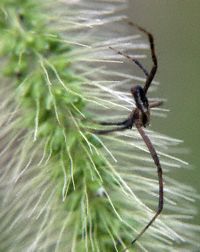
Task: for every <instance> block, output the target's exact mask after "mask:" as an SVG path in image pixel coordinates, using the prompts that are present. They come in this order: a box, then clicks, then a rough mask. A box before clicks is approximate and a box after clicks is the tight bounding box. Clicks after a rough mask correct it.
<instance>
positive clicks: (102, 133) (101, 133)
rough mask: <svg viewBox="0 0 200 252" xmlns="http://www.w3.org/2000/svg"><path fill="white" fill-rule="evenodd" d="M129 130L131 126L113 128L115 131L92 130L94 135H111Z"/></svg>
mask: <svg viewBox="0 0 200 252" xmlns="http://www.w3.org/2000/svg"><path fill="white" fill-rule="evenodd" d="M129 128H130V126H127V125H124V126H122V127H117V128H113V129H106V130H101V129H100V130H92V133H94V134H98V135H106V134H108V133H111V132H116V131H124V130H126V129H129Z"/></svg>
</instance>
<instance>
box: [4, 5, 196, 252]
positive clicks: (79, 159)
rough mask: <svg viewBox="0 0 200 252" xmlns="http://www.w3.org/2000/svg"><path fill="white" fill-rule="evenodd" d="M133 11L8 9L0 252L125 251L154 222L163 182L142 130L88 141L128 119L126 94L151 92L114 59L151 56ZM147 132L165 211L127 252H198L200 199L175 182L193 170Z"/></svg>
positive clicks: (169, 141) (170, 143)
mask: <svg viewBox="0 0 200 252" xmlns="http://www.w3.org/2000/svg"><path fill="white" fill-rule="evenodd" d="M125 8H126V1H125V0H104V1H101V0H95V1H92V0H66V1H64V0H60V1H51V0H45V1H33V0H27V1H22V0H2V1H1V3H0V30H1V41H0V55H1V61H0V66H1V75H0V79H1V89H0V97H1V100H0V110H1V119H0V125H1V131H0V164H1V166H0V167H1V169H0V188H1V189H0V206H1V211H0V251H9V252H11V251H12V252H16V251H17V252H18V251H20V252H21V251H48V252H49V251H56V252H59V251H60V252H63V251H72V252H75V251H76V252H78V251H86V252H102V251H103V252H111V251H122V250H123V249H125V248H126V247H127V246H129V245H130V243H131V241H132V240H133V239H134V238H135V237H136V236H137V234H138V232H139V231H140V230H141V228H143V227H144V226H145V224H146V223H147V222H148V220H149V219H151V217H152V216H153V214H154V210H155V209H156V207H157V199H158V182H157V174H156V169H155V165H154V163H153V161H152V159H151V158H150V155H149V152H148V150H147V148H146V146H145V144H144V143H143V141H142V140H141V138H140V137H139V135H138V133H137V131H136V129H135V128H134V127H133V129H132V130H129V131H124V132H116V133H114V134H108V135H102V136H98V135H95V134H93V133H92V132H90V131H88V129H89V128H94V127H95V124H94V121H107V120H110V121H117V120H118V119H120V118H124V117H127V115H128V114H129V113H130V111H131V110H132V108H133V107H134V106H135V104H134V102H133V98H132V97H131V94H130V87H131V86H132V85H133V84H140V85H143V84H144V82H145V78H144V77H139V76H137V75H134V72H137V71H138V69H137V68H136V67H135V68H134V66H133V65H132V64H130V63H129V62H128V61H126V59H124V58H123V57H122V56H121V55H119V54H117V53H116V52H114V51H113V50H111V49H110V48H109V47H112V48H116V49H118V50H121V51H125V52H129V55H131V56H132V57H134V58H135V59H140V60H142V61H143V58H146V55H147V56H149V54H148V50H146V49H148V43H147V42H146V38H145V37H144V36H143V34H139V32H138V31H136V30H135V29H133V28H131V27H128V26H127V22H126V21H125V15H124V10H125ZM147 60H148V59H147ZM140 76H142V74H141V75H140ZM157 85H158V83H157V82H156V81H154V82H153V87H152V88H151V90H150V91H154V90H155V89H156V86H157ZM152 115H157V116H165V115H166V110H165V109H163V108H155V109H153V110H152ZM165 120H166V123H167V119H165ZM146 132H147V133H148V135H149V137H150V139H151V141H152V143H153V145H154V146H155V148H156V150H157V152H158V154H159V157H160V161H161V164H162V167H163V171H164V188H165V209H164V212H163V213H162V215H161V216H160V217H159V218H158V219H157V220H156V222H155V223H154V224H153V225H152V226H151V227H150V228H149V229H148V231H147V232H145V234H144V235H143V236H142V237H141V239H139V240H138V241H137V243H136V244H134V246H133V247H131V248H129V251H136V250H137V249H139V250H140V251H150V252H152V251H169V252H171V251H192V250H193V251H194V250H195V249H196V248H197V247H198V246H199V240H198V239H199V230H200V228H199V226H197V225H193V224H191V219H192V218H193V216H194V215H195V212H196V211H195V207H194V202H195V200H196V199H197V193H196V192H195V191H194V189H192V188H191V187H189V186H187V185H184V184H182V183H180V182H178V181H176V180H174V179H173V175H172V174H173V171H174V169H179V168H181V169H182V168H184V167H187V163H186V162H184V161H182V160H180V159H178V158H177V157H176V151H177V145H179V144H180V142H181V141H179V140H176V139H173V138H170V137H167V136H164V135H162V134H159V133H155V132H153V131H152V128H151V127H150V128H148V129H146ZM180 171H181V170H180ZM196 251H197V250H196Z"/></svg>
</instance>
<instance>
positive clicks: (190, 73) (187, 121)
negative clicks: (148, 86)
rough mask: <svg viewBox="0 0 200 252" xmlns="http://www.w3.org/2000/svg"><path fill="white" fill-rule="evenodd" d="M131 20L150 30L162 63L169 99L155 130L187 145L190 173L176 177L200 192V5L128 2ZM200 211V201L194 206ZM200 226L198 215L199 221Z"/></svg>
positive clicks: (162, 93) (167, 0) (169, 0)
mask: <svg viewBox="0 0 200 252" xmlns="http://www.w3.org/2000/svg"><path fill="white" fill-rule="evenodd" d="M129 2H130V3H129V4H130V8H129V13H128V14H129V17H130V18H131V20H132V21H134V22H136V23H138V24H140V25H142V26H143V27H145V28H146V29H147V30H148V31H151V32H152V33H153V35H154V37H155V41H156V42H155V43H156V51H157V54H158V60H159V69H158V74H157V78H156V79H157V80H159V82H160V83H161V85H160V87H159V88H158V91H157V92H156V93H154V96H156V94H157V95H158V97H164V98H167V103H166V104H165V106H164V107H165V108H169V109H170V112H169V113H168V117H167V119H162V118H153V121H152V126H153V129H154V130H156V131H159V132H161V133H164V134H167V135H169V136H171V137H175V138H178V139H182V140H184V144H182V145H181V147H183V148H184V147H185V148H186V149H187V150H188V154H184V153H182V154H180V155H179V157H180V158H182V159H183V160H185V161H187V162H189V163H190V165H191V166H192V169H190V170H185V169H183V170H181V169H178V170H176V172H175V174H174V176H176V177H177V178H178V179H179V180H181V181H182V182H184V183H186V184H190V185H193V187H194V188H196V190H197V191H198V194H199V193H200V153H199V149H200V126H199V125H200V106H199V104H200V103H199V101H200V71H199V70H200V1H199V0H190V1H189V0H130V1H129ZM196 205H197V207H198V210H199V212H200V202H196ZM195 222H197V223H198V224H200V213H199V214H198V216H197V217H196V219H195Z"/></svg>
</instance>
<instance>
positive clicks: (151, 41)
mask: <svg viewBox="0 0 200 252" xmlns="http://www.w3.org/2000/svg"><path fill="white" fill-rule="evenodd" d="M128 24H129V25H131V26H134V27H136V28H137V29H138V30H140V31H141V32H144V33H145V34H146V35H147V36H148V39H149V44H150V49H151V58H152V61H153V66H152V68H151V71H150V74H149V76H147V79H146V83H145V85H144V92H145V93H147V90H148V89H149V87H150V85H151V82H152V80H153V78H154V76H155V74H156V72H157V68H158V61H157V57H156V52H155V46H154V38H153V35H152V34H151V33H150V32H148V31H146V30H145V29H144V28H142V27H141V26H139V25H137V24H135V23H133V22H131V21H129V22H128Z"/></svg>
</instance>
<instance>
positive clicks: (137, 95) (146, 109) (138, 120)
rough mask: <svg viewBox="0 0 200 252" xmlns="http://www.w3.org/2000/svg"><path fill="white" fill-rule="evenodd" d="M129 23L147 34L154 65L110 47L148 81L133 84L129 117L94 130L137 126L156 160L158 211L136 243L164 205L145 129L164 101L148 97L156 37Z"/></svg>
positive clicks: (113, 130) (154, 154)
mask: <svg viewBox="0 0 200 252" xmlns="http://www.w3.org/2000/svg"><path fill="white" fill-rule="evenodd" d="M128 24H129V25H131V26H134V27H136V28H137V29H138V30H140V31H141V32H143V33H144V34H146V35H147V37H148V40H149V45H150V50H151V59H152V62H153V66H152V68H151V70H150V72H148V71H147V70H146V68H145V67H144V66H143V65H142V64H141V63H140V62H139V61H138V60H137V59H135V58H132V57H130V56H129V55H127V54H125V53H123V52H121V51H118V50H116V49H115V48H113V47H109V48H110V49H112V50H114V51H115V52H116V53H117V54H119V55H121V56H123V57H125V58H127V59H128V60H129V61H131V62H133V63H135V64H136V65H137V66H138V67H139V68H140V69H141V70H142V71H143V73H144V75H145V76H146V81H145V85H144V87H142V86H140V85H136V86H133V87H132V88H131V90H130V91H131V94H132V96H133V98H134V101H135V105H136V107H135V108H134V109H133V110H132V111H131V113H130V114H129V116H128V118H127V119H125V120H122V121H119V122H98V123H99V124H100V125H104V126H113V125H115V126H117V127H114V128H108V129H102V130H94V131H93V132H94V133H96V134H109V133H112V132H115V131H124V130H127V129H132V127H133V126H135V127H136V129H137V130H138V132H139V134H140V135H141V137H142V139H143V141H144V143H145V144H146V147H147V148H148V150H149V153H150V155H151V157H152V160H153V161H154V164H155V166H156V167H157V174H158V184H159V190H158V191H159V200H158V207H157V211H156V213H155V214H154V216H153V217H152V218H151V220H150V221H149V222H148V223H147V225H146V226H145V227H144V228H143V229H142V231H141V232H140V233H139V234H138V235H137V236H136V238H135V239H134V240H133V241H132V242H131V244H134V243H135V242H136V241H137V240H138V239H139V238H140V237H141V236H142V235H143V233H144V232H145V231H146V230H147V229H148V228H149V227H150V226H151V225H152V223H153V222H154V221H155V220H156V218H157V217H158V215H159V214H160V213H161V211H162V209H163V205H164V194H163V177H162V168H161V164H160V160H159V157H158V155H157V152H156V150H155V148H154V146H153V144H152V142H151V140H150V138H149V137H148V136H147V134H146V133H145V131H144V129H143V128H145V127H146V126H148V125H149V122H150V110H151V108H154V107H158V106H160V105H162V101H152V102H149V101H148V98H147V92H148V89H149V87H150V85H151V83H152V80H153V79H154V76H155V74H156V71H157V67H158V63H157V57H156V53H155V46H154V38H153V35H152V34H151V33H149V32H148V31H146V30H145V29H144V28H142V27H140V26H138V25H137V24H134V23H133V22H131V21H130V22H128ZM127 249H128V247H127V248H126V249H125V250H124V251H126V250H127Z"/></svg>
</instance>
